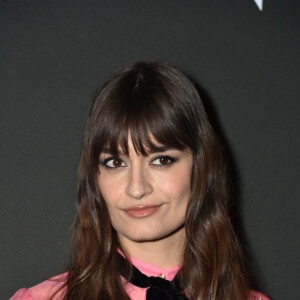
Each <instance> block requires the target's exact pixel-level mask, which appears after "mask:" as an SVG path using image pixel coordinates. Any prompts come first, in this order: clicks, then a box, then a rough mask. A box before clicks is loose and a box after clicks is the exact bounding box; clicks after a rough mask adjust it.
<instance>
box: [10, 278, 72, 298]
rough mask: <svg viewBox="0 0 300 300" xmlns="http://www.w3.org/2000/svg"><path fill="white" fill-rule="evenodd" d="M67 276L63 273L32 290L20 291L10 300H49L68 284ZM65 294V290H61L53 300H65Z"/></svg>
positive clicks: (24, 289)
mask: <svg viewBox="0 0 300 300" xmlns="http://www.w3.org/2000/svg"><path fill="white" fill-rule="evenodd" d="M67 276H68V273H63V274H60V275H57V276H54V277H51V278H49V279H47V280H45V281H43V282H41V283H39V284H38V285H35V286H33V287H31V288H23V289H20V290H18V291H17V292H16V293H15V294H14V295H13V296H12V297H11V298H10V300H49V299H50V297H51V296H52V295H53V294H54V293H55V292H56V291H58V290H59V288H61V287H62V285H63V284H64V283H65V282H66V279H67ZM63 292H64V291H63V290H60V291H59V292H58V293H57V294H56V295H55V297H54V298H53V300H61V299H62V298H63Z"/></svg>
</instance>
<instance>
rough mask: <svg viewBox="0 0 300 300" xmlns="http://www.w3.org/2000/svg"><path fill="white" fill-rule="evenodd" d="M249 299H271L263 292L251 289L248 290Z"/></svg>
mask: <svg viewBox="0 0 300 300" xmlns="http://www.w3.org/2000/svg"><path fill="white" fill-rule="evenodd" d="M249 300H271V299H270V298H268V297H267V296H266V295H264V294H263V293H260V292H258V291H254V290H251V291H250V297H249Z"/></svg>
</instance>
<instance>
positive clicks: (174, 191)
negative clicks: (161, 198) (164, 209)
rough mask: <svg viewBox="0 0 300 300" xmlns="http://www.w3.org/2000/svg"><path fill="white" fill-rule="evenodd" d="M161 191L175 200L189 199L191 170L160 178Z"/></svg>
mask: <svg viewBox="0 0 300 300" xmlns="http://www.w3.org/2000/svg"><path fill="white" fill-rule="evenodd" d="M157 184H158V185H159V186H160V191H161V192H162V193H163V194H165V195H166V196H168V198H170V199H174V200H178V201H181V200H187V199H188V197H189V195H190V190H191V180H190V172H188V171H187V172H178V173H176V174H174V175H172V176H166V177H164V178H160V180H159V181H158V183H157Z"/></svg>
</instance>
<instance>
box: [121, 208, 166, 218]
mask: <svg viewBox="0 0 300 300" xmlns="http://www.w3.org/2000/svg"><path fill="white" fill-rule="evenodd" d="M160 207H161V205H145V206H132V207H128V208H125V209H124V211H125V212H126V213H127V214H128V215H129V216H130V217H132V218H145V217H148V216H151V215H153V214H154V213H155V212H156V211H157V210H158V209H159V208H160Z"/></svg>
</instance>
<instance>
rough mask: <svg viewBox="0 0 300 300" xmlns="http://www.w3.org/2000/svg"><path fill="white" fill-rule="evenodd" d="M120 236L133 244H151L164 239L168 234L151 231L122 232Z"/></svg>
mask: <svg viewBox="0 0 300 300" xmlns="http://www.w3.org/2000/svg"><path fill="white" fill-rule="evenodd" d="M120 234H121V235H122V236H123V237H125V238H126V239H128V240H131V241H133V242H151V241H156V240H160V239H163V238H164V237H165V236H167V234H164V233H162V232H153V231H151V232H150V231H149V230H136V231H135V232H130V233H129V232H120Z"/></svg>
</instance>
